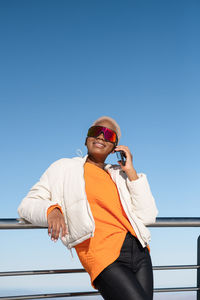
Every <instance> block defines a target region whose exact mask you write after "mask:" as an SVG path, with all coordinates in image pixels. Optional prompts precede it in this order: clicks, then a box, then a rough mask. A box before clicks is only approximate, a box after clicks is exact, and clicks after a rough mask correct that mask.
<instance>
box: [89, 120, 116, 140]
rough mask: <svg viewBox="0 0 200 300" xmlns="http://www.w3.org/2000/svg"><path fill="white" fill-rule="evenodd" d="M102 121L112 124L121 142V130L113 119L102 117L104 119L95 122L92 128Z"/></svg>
mask: <svg viewBox="0 0 200 300" xmlns="http://www.w3.org/2000/svg"><path fill="white" fill-rule="evenodd" d="M101 121H109V122H110V123H112V124H113V125H114V127H115V131H116V133H117V137H118V141H119V140H120V137H121V129H120V127H119V125H118V124H117V122H116V121H115V120H114V119H113V118H111V117H107V116H102V117H100V118H98V119H97V120H96V121H94V123H93V124H92V126H95V125H96V124H98V123H99V122H101Z"/></svg>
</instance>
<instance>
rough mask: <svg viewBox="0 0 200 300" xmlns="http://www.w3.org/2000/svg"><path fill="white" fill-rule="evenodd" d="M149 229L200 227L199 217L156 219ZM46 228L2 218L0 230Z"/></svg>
mask: <svg viewBox="0 0 200 300" xmlns="http://www.w3.org/2000/svg"><path fill="white" fill-rule="evenodd" d="M147 226H148V227H200V218H198V217H193V218H191V217H184V218H183V217H170V218H169V217H160V218H156V223H154V224H149V225H147ZM42 228H47V227H46V226H44V227H42V226H36V225H33V224H31V223H29V222H27V221H25V220H24V219H20V218H1V219H0V229H42Z"/></svg>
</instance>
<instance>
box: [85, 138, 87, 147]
mask: <svg viewBox="0 0 200 300" xmlns="http://www.w3.org/2000/svg"><path fill="white" fill-rule="evenodd" d="M85 146H87V137H86V139H85Z"/></svg>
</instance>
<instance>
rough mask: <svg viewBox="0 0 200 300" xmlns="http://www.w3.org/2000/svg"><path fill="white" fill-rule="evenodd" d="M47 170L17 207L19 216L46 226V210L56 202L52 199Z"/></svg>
mask: <svg viewBox="0 0 200 300" xmlns="http://www.w3.org/2000/svg"><path fill="white" fill-rule="evenodd" d="M50 168H51V166H50ZM48 171H49V169H47V170H46V171H45V172H44V174H43V175H42V176H41V178H40V180H39V181H38V182H37V183H36V184H35V185H34V186H33V187H32V188H31V189H30V191H29V192H28V194H27V195H26V197H25V198H24V199H23V200H22V202H21V204H20V205H19V207H18V214H19V216H20V217H21V218H23V219H25V220H27V221H28V222H30V223H32V224H34V225H37V226H47V210H48V208H49V207H50V206H51V205H54V204H58V202H57V201H52V197H51V190H50V186H49V179H48Z"/></svg>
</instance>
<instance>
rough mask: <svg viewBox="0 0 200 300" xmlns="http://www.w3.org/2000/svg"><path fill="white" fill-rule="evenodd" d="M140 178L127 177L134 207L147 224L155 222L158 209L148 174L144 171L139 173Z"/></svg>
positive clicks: (137, 214)
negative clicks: (131, 179) (131, 178)
mask: <svg viewBox="0 0 200 300" xmlns="http://www.w3.org/2000/svg"><path fill="white" fill-rule="evenodd" d="M138 177H139V178H138V179H136V180H133V181H130V180H129V179H128V178H127V179H126V182H127V187H128V190H129V192H130V195H131V201H132V208H133V211H134V213H135V215H136V216H137V218H139V219H140V220H141V221H142V222H143V223H144V224H145V225H148V224H152V223H155V221H156V216H157V214H158V210H157V207H156V204H155V200H154V197H153V195H152V193H151V190H150V186H149V183H148V180H147V176H146V175H145V174H144V173H140V174H138Z"/></svg>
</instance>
